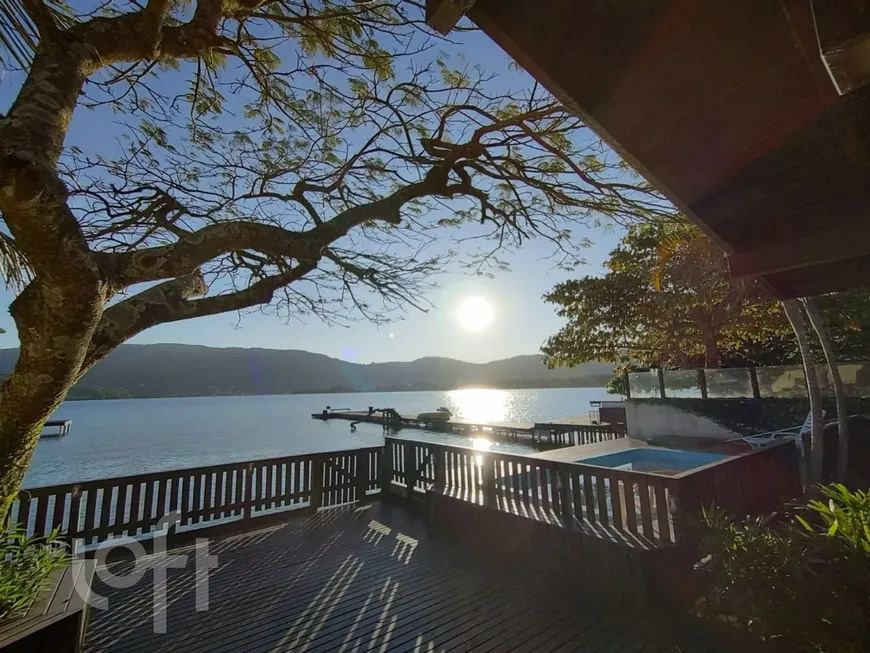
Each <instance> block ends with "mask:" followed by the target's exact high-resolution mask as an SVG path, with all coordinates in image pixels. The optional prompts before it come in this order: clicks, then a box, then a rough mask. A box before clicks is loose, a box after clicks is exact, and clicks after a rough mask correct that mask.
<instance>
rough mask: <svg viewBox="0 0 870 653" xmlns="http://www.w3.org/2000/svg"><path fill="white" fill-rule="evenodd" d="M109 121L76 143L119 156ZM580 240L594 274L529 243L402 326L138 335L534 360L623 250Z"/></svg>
mask: <svg viewBox="0 0 870 653" xmlns="http://www.w3.org/2000/svg"><path fill="white" fill-rule="evenodd" d="M462 39H463V44H462V48H461V49H462V51H463V52H464V53H465V55H466V57H467V58H468V60H469V61H472V62H476V63H481V64H482V65H483V66H485V67H487V68H490V67H492V68H496V69H503V68H504V66H505V63H506V61H507V57H506V55H504V54H503V53H502V51H501V50H500V49H499V48H498V47H497V46H496V45H494V44H493V43H492V42H491V41H490V40H489V39H488V38H486V37H485V36H484V35H483V34H471V35H464V36H463V37H462ZM19 83H20V81H19V79H17V78H16V77H15V76H12V75H7V76H6V77H4V78H0V110H5V108H6V106H8V104H9V103H10V101H11V100H12V99H13V97H14V94H15V92H16V90H17V86H18V84H19ZM509 83H510V84H511V85H512V86H514V87H516V86H517V85H524V84H531V83H532V81H531V78H529V77H528V76H527V75H525V73H522V72H518V73H513V74H512V75H511V77H510V79H509ZM111 120H112V118H111V115H106V114H105V113H103V114H97V113H94V112H89V111H87V110H84V109H79V111H78V112H77V113H76V114H75V116H74V118H73V127H72V129H71V132H70V136H69V139H68V143H80V144H82V145H84V146H88V147H94V148H97V149H99V150H100V151H106V150H111V148H112V147H113V140H114V137H115V134H116V133H117V130H114V129H112V128H110V124H111V122H110V121H111ZM574 232H575V236H576V237H577V238H578V240H579V239H582V238H584V237H585V238H588V239H589V240H591V241H592V246H591V247H589V248H587V249H585V250H584V251H583V252H582V253H581V255H582V256H583V257H584V258H585V259H586V260H587V265H585V266H581V267H580V268H579V269H578V270H577V271H576V272H574V273H566V272H564V271H560V270H558V269H555V268H554V264H553V262H552V261H550V260H546V259H545V257H546V256H547V254H549V253H550V252H551V251H552V247H551V246H548V244H547V243H545V242H540V241H529V242H526V243H525V244H524V246H523V248H522V249H521V250H520V251H517V252H514V253H513V254H511V255H510V256H509V257H508V258H507V260H508V262H509V263H510V264H511V268H512V269H511V271H510V272H500V273H496V275H495V278H493V279H488V278H482V277H474V276H468V275H466V274H462V273H460V272H459V271H454V272H447V273H446V274H444V275H443V276H441V277H440V278H439V288H438V289H436V290H435V291H434V292H433V293H432V294H431V295H430V296H429V300H430V301H431V302H432V303H433V304H434V305H435V306H436V308H435V309H432V310H430V311H429V312H428V313H421V312H419V311H416V310H414V309H409V310H408V312H407V314H406V315H405V316H404V319H400V320H398V321H396V322H395V323H393V324H389V325H386V326H380V327H376V326H374V325H372V324H369V323H365V322H358V323H354V324H352V325H350V326H348V327H339V326H333V327H330V326H327V325H325V324H323V323H322V322H320V321H318V320H317V319H316V318H308V319H306V321H304V322H300V321H298V320H292V321H290V322H287V321H284V320H282V319H280V318H278V317H276V316H274V315H270V314H263V313H260V312H252V313H245V314H243V315H241V316H240V315H239V314H237V313H233V314H225V315H217V316H211V317H204V318H198V319H194V320H188V321H185V322H179V323H174V324H168V325H163V326H158V327H155V328H152V329H150V330H149V331H147V332H145V333H143V334H140V335H139V336H137V337H136V338H135V339H133V340H132V342H136V343H143V344H144V343H164V342H173V343H188V344H201V345H209V346H215V347H266V348H276V349H305V350H308V351H312V352H317V353H322V354H326V355H329V356H334V357H337V358H342V359H345V360H353V361H357V362H376V361H387V360H413V359H415V358H420V357H423V356H447V357H451V358H459V359H463V360H468V361H474V362H484V361H489V360H495V359H498V358H506V357H509V356H515V355H518V354H529V353H534V352H536V351H537V350H538V348H539V347H540V345H541V344H542V342H543V341H544V340H545V339H546V338H547V336H549V335H550V334H552V333H553V332H555V331H556V330H557V329H558V328H559V327H560V325H561V320H560V319H559V318H557V317H556V315H555V313H554V310H553V307H552V306H549V305H547V304H545V303H544V301H543V299H542V295H543V294H544V293H545V292H546V291H547V290H548V289H550V288H551V287H552V286H553V285H554V284H556V283H558V282H559V281H562V280H564V279H567V278H570V277H572V276H579V275H583V274H596V273H598V272H599V271H600V270H601V263H602V262H603V260H604V259H605V258H606V256H607V254H608V252H609V251H610V250H611V249H613V247H614V246H615V245H616V241H617V240H618V237H619V232H618V231H608V230H606V229H604V228H588V229H585V231H584V230H583V229H582V228H580V227H578V228H576V229H575V230H574ZM472 296H479V297H483V298H485V299H487V300H488V301H489V302H490V303H491V304H492V305H493V307H494V309H495V319H494V320H493V322H492V324H491V325H490V326H489V327H488V328H487V329H486V330H484V331H482V332H478V333H469V332H466V331H464V330H462V329H461V328H460V327H459V324H458V321H457V319H456V307H457V305H458V304H459V303H460V302H461V301H462V300H463V299H466V298H468V297H472ZM13 298H14V295H13V294H12V293H11V292H9V291H8V290H2V291H0V304H2V306H3V310H2V312H0V327H2V328H4V329H5V330H6V331H7V334H6V335H3V336H0V338H2V339H3V340H2V342H3V345H4V346H15V345H17V338H16V335H15V325H14V323H13V321H12V318H11V317H10V316H9V314H8V310H6V308H7V307H8V306H9V303H10V302H11V301H12V299H13Z"/></svg>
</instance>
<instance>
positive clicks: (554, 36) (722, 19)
mask: <svg viewBox="0 0 870 653" xmlns="http://www.w3.org/2000/svg"><path fill="white" fill-rule="evenodd" d="M835 4H836V5H837V7H836V11H835V10H834V9H833V8H832V7H833V6H834V5H835ZM868 5H870V2H865V0H850V2H847V3H843V2H837V3H834V2H832V1H831V0H815V5H814V11H815V16H814V14H813V9H811V3H810V1H809V0H779V1H774V0H770V1H764V2H734V1H733V0H704V2H698V0H632V1H631V2H621V1H614V0H583V1H582V2H580V1H574V0H549V1H547V2H541V0H477V1H476V2H470V1H469V0H429V17H430V24H433V26H436V27H438V28H439V29H441V30H442V31H444V30H445V29H446V30H449V29H450V27H451V26H452V25H453V24H455V21H456V20H458V19H459V17H461V15H462V14H463V13H464V12H465V11H466V10H468V15H469V17H470V18H471V19H472V20H473V21H474V22H476V23H477V24H478V25H479V26H480V27H481V28H483V30H484V31H486V33H487V34H489V36H490V37H492V38H493V39H494V40H495V41H496V42H497V43H498V44H499V45H501V47H502V48H504V49H505V50H506V51H507V52H508V54H510V55H511V56H512V57H513V58H514V59H516V60H517V62H518V63H520V64H521V65H522V66H524V67H525V68H526V69H527V70H528V71H529V72H530V73H531V74H532V75H534V76H535V77H536V78H537V79H538V80H540V81H541V82H542V83H543V84H545V85H546V86H547V87H548V88H549V89H550V90H551V91H552V92H553V93H554V94H556V95H557V96H558V97H560V98H561V99H562V100H564V101H565V102H567V103H569V104H570V105H572V106H573V107H574V108H575V109H576V110H577V111H579V112H580V113H581V114H582V115H583V116H584V117H585V118H586V120H587V122H588V124H589V125H590V126H592V127H593V128H595V129H596V130H597V131H598V132H599V133H600V134H601V135H602V136H603V137H604V138H605V139H607V140H608V141H609V142H610V143H611V145H612V146H613V147H614V148H615V149H616V150H617V151H619V152H620V153H621V154H623V155H624V156H625V157H626V159H627V160H629V161H630V162H631V163H632V164H633V165H635V167H636V168H637V169H638V170H639V171H640V172H641V173H642V174H644V175H645V176H646V177H647V178H648V179H649V180H650V181H651V182H652V183H654V184H656V185H657V186H658V187H659V188H660V189H661V190H662V191H663V192H664V193H665V194H666V195H667V196H668V197H669V198H670V199H671V200H672V201H673V202H674V203H675V204H676V205H677V206H679V207H680V208H681V209H682V210H683V211H684V212H685V213H686V215H688V216H689V217H690V218H691V219H692V220H694V221H695V222H696V223H697V224H698V225H699V226H700V227H701V228H702V229H704V230H705V231H706V232H707V233H708V234H709V235H710V236H711V237H713V238H714V239H715V240H716V241H717V242H718V243H719V244H721V245H722V246H723V247H724V248H725V250H726V251H727V252H728V253H729V254H730V263H731V268H732V274H733V275H734V276H750V275H757V276H760V277H762V278H763V279H764V281H765V282H766V284H767V285H768V287H770V288H771V289H772V290H773V292H774V293H775V294H776V295H777V296H779V297H781V298H788V297H798V296H809V295H816V294H821V293H825V292H831V291H836V290H844V289H848V288H854V287H857V286H862V285H870V220H868V216H870V85H862V84H863V82H864V81H865V79H866V78H868V77H870V74H868V73H870V45H868V43H870V39H865V35H866V34H868V33H870V7H868ZM469 6H470V10H469ZM844 8H847V9H848V11H844ZM451 21H452V22H451ZM445 25H446V28H445ZM823 55H824V56H823ZM838 91H840V92H843V93H844V94H843V95H841V94H840V92H838Z"/></svg>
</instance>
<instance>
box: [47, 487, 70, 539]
mask: <svg viewBox="0 0 870 653" xmlns="http://www.w3.org/2000/svg"><path fill="white" fill-rule="evenodd" d="M67 495H68V493H67V492H58V493H57V494H55V495H54V513H53V514H52V517H51V529H52V530H55V529H58V530H60V531H63V530H64V523H63V521H64V517H65V514H64V513H65V512H66V503H67V499H66V498H67Z"/></svg>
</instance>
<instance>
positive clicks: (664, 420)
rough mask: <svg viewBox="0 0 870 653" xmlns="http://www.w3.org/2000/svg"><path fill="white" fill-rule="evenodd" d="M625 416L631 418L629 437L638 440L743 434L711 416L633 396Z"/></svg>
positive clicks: (721, 436) (722, 436)
mask: <svg viewBox="0 0 870 653" xmlns="http://www.w3.org/2000/svg"><path fill="white" fill-rule="evenodd" d="M625 417H626V422H628V424H627V427H628V437H630V438H637V439H638V440H649V439H650V438H655V437H660V436H663V435H677V436H680V435H684V436H691V437H696V438H716V439H719V440H728V439H730V438H739V437H740V434H739V433H735V432H734V431H731V430H730V429H726V428H725V427H724V426H720V425H719V424H717V423H716V422H714V421H713V420H711V419H708V418H706V417H700V416H698V415H695V414H693V413H690V412H688V411H685V410H681V409H680V408H676V407H675V406H671V405H665V404H657V403H648V402H645V401H631V400H630V399H629V400H628V401H626V402H625Z"/></svg>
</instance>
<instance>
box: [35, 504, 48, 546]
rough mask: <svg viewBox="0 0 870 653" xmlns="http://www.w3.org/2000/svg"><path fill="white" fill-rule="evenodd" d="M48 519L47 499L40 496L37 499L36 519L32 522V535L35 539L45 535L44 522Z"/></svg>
mask: <svg viewBox="0 0 870 653" xmlns="http://www.w3.org/2000/svg"><path fill="white" fill-rule="evenodd" d="M47 519H48V497H47V496H42V497H39V498H38V499H37V504H36V519H35V520H34V522H33V534H34V535H35V536H37V537H42V536H44V535H45V531H46V527H45V522H46V520H47Z"/></svg>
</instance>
